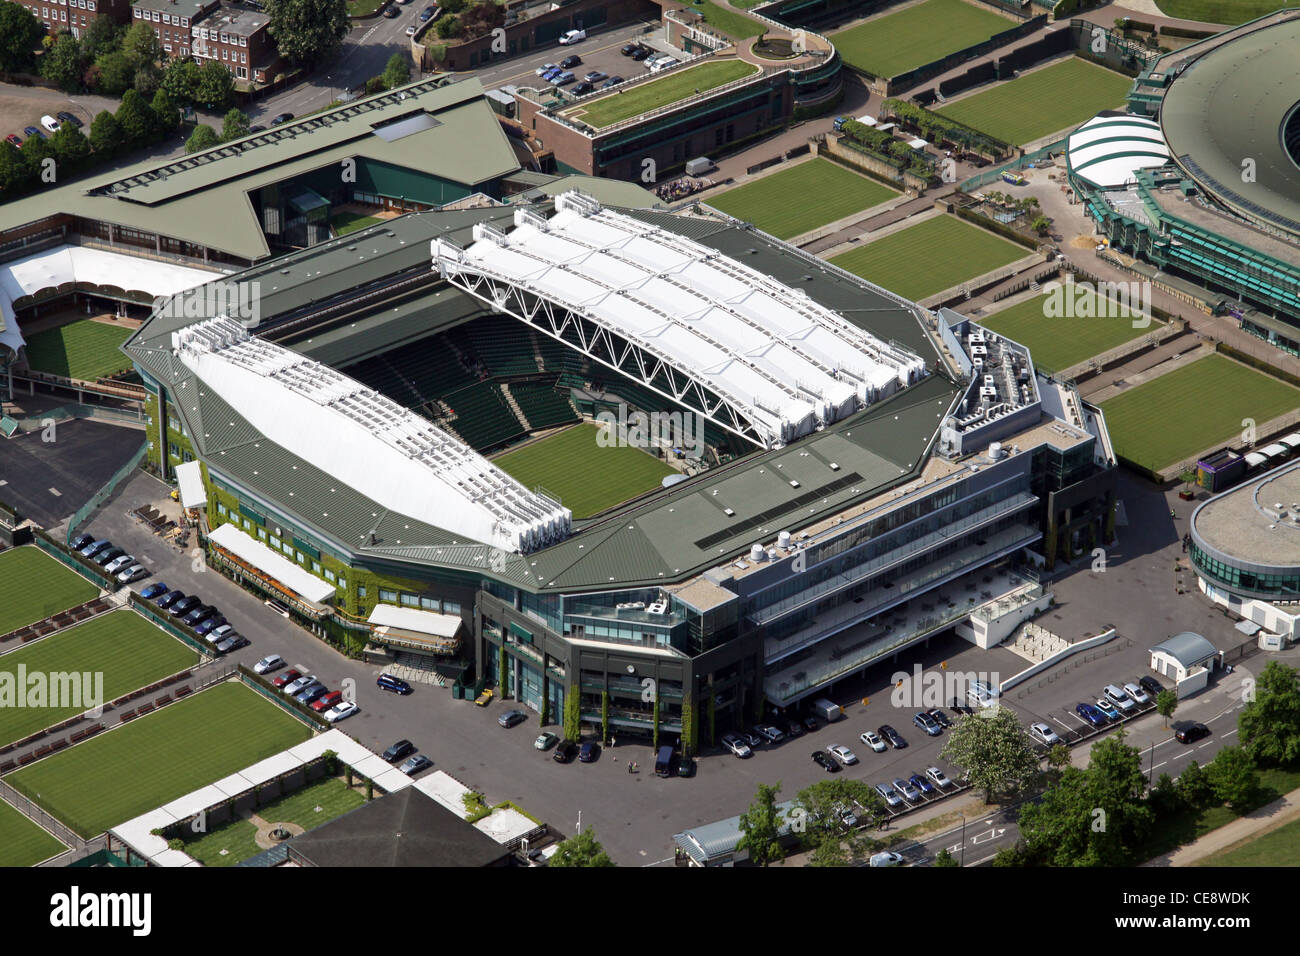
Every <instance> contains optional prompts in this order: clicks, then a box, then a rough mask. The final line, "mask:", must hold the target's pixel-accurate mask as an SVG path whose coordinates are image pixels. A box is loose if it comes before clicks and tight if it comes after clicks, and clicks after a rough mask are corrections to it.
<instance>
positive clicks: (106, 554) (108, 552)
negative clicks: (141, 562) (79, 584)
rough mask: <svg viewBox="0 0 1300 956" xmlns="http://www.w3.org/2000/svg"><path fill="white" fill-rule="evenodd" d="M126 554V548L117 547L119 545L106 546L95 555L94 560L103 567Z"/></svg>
mask: <svg viewBox="0 0 1300 956" xmlns="http://www.w3.org/2000/svg"><path fill="white" fill-rule="evenodd" d="M124 554H126V549H125V548H117V547H112V548H105V549H104V550H103V551H101V552H99V554H97V555H95V557H94V559H93V560H94V562H95V563H96V564H98V565H99V566H100V567H101V568H103V567H107V566H108V563H109V562H110V561H113V560H115V559H117V558H120V557H121V556H122V555H124Z"/></svg>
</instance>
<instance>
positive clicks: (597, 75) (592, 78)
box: [583, 70, 609, 83]
mask: <svg viewBox="0 0 1300 956" xmlns="http://www.w3.org/2000/svg"><path fill="white" fill-rule="evenodd" d="M583 79H584V80H586V81H587V82H588V83H599V82H600V81H601V80H607V79H609V74H608V73H602V72H600V70H592V71H591V72H590V73H588V74H587V75H586V76H584V77H583Z"/></svg>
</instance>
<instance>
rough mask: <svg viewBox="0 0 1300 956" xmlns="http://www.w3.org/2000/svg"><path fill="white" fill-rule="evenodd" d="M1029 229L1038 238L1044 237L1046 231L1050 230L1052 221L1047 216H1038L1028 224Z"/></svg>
mask: <svg viewBox="0 0 1300 956" xmlns="http://www.w3.org/2000/svg"><path fill="white" fill-rule="evenodd" d="M1029 228H1030V229H1032V230H1034V232H1036V233H1038V234H1039V235H1040V236H1045V235H1047V231H1048V230H1049V229H1051V228H1052V220H1051V219H1049V218H1048V217H1047V216H1038V217H1036V218H1035V219H1034V221H1033V222H1031V223H1030V224H1029Z"/></svg>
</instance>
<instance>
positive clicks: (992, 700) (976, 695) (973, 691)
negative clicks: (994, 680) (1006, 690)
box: [966, 680, 999, 707]
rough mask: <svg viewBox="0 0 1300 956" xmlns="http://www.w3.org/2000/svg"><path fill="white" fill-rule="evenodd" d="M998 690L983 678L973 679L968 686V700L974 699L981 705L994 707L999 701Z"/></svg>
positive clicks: (968, 701)
mask: <svg viewBox="0 0 1300 956" xmlns="http://www.w3.org/2000/svg"><path fill="white" fill-rule="evenodd" d="M998 696H999V694H998V691H997V690H996V689H995V688H993V687H991V686H990V685H988V684H986V683H984V682H983V681H981V680H973V681H971V682H970V684H969V685H968V686H967V688H966V702H967V704H968V705H969V704H970V702H971V701H974V702H975V703H976V704H978V705H979V706H980V707H992V706H993V705H994V704H996V703H997V702H998Z"/></svg>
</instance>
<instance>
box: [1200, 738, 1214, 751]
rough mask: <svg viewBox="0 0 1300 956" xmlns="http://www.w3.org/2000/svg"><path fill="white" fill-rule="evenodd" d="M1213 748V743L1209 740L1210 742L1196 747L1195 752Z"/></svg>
mask: <svg viewBox="0 0 1300 956" xmlns="http://www.w3.org/2000/svg"><path fill="white" fill-rule="evenodd" d="M1213 746H1214V741H1213V740H1211V741H1209V742H1208V743H1203V744H1201V745H1200V746H1199V747H1197V748H1196V749H1197V750H1204V749H1205V748H1206V747H1213Z"/></svg>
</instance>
